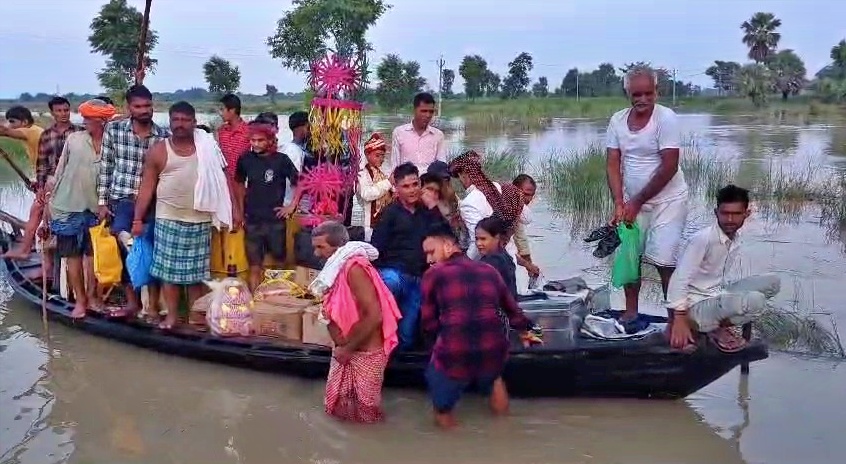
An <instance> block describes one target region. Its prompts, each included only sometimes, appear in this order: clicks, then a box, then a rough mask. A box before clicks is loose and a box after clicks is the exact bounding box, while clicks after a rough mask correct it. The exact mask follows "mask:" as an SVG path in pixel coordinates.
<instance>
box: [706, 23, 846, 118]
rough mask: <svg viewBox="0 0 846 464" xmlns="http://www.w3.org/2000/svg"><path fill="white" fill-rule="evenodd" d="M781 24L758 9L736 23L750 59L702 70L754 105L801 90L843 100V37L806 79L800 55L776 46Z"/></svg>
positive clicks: (845, 85) (720, 90)
mask: <svg viewBox="0 0 846 464" xmlns="http://www.w3.org/2000/svg"><path fill="white" fill-rule="evenodd" d="M781 24H782V23H781V20H780V19H778V18H776V17H775V15H773V14H772V13H765V12H758V13H755V14H754V15H752V17H751V18H750V19H749V20H748V21H744V22H743V24H741V25H740V29H741V30H742V31H743V36H742V39H741V40H742V41H743V43H744V44H745V45H746V46H747V47H748V49H749V52H748V54H747V56H748V58H749V59H750V60H752V61H751V62H750V63H746V64H741V63H738V62H735V61H721V60H717V61H714V64H713V65H711V66H710V67H708V69H707V70H706V71H705V74H707V75H708V76H709V77H711V79H713V80H714V88H715V89H716V90H717V92H718V93H719V94H721V95H737V96H744V97H748V98H750V99H751V100H752V101H753V102H754V103H755V104H757V105H763V104H765V103H766V102H767V99H768V97H769V96H770V95H772V94H774V93H775V94H779V95H781V98H782V99H783V100H787V99H788V98H789V97H790V96H792V95H798V94H799V93H801V92H802V91H803V90H810V91H812V92H815V93H817V95H818V96H819V97H821V98H822V99H823V100H826V101H831V102H843V101H846V40H841V41H840V42H839V43H838V44H836V45H834V46H833V47H832V48H831V63H830V64H829V65H828V66H826V67H824V68H823V69H822V70H820V71H819V72H818V73H816V75H815V76H814V79H813V80H808V78H807V69H806V68H805V63H804V62H803V61H802V58H800V57H799V55H797V54H796V52H794V51H793V50H791V49H789V48H785V49H781V50H779V44H780V42H781V38H782V37H781V33H780V32H778V29H779V28H780V27H781Z"/></svg>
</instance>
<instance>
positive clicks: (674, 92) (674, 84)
mask: <svg viewBox="0 0 846 464" xmlns="http://www.w3.org/2000/svg"><path fill="white" fill-rule="evenodd" d="M677 71H678V70H677V69H676V68H673V108H675V107H676V72H677Z"/></svg>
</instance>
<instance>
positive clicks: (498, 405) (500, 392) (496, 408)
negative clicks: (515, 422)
mask: <svg viewBox="0 0 846 464" xmlns="http://www.w3.org/2000/svg"><path fill="white" fill-rule="evenodd" d="M488 405H489V406H490V408H491V412H493V413H494V414H495V415H497V416H503V415H505V414H508V390H507V389H506V388H505V381H504V380H502V377H500V378H498V379H496V380H494V384H493V390H491V397H490V399H489V400H488Z"/></svg>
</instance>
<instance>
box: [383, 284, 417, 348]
mask: <svg viewBox="0 0 846 464" xmlns="http://www.w3.org/2000/svg"><path fill="white" fill-rule="evenodd" d="M379 274H380V275H381V276H382V280H383V281H384V282H385V285H386V286H387V287H388V289H389V290H390V291H391V293H392V294H393V295H394V299H395V300H397V306H399V310H400V313H402V319H400V321H399V330H398V331H399V348H400V349H401V350H410V349H413V348H414V342H415V340H416V338H417V332H418V330H419V327H418V326H419V324H420V304H421V300H422V295H421V293H420V277H415V276H413V275H410V274H406V273H404V272H401V271H400V270H399V269H394V268H382V269H379Z"/></svg>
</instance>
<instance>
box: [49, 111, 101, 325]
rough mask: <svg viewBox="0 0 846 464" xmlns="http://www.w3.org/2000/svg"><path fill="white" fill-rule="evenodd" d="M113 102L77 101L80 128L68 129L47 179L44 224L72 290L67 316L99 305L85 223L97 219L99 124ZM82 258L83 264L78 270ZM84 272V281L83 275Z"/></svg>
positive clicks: (79, 316) (88, 225)
mask: <svg viewBox="0 0 846 464" xmlns="http://www.w3.org/2000/svg"><path fill="white" fill-rule="evenodd" d="M115 113H116V111H115V107H114V105H110V104H108V103H106V102H104V101H102V100H96V99H95V100H88V101H86V102H85V103H83V104H81V105H79V114H80V115H82V118H83V121H84V125H85V131H84V132H75V133H72V134H70V135H68V138H67V140H66V141H65V146H64V149H63V150H62V154H61V156H59V161H58V163H57V165H56V173H55V175H54V176H53V177H51V178H50V179H48V181H47V187H46V188H47V191H48V198H49V207H48V208H47V212H46V215H47V217H48V218H49V224H50V230H51V232H52V233H53V234H54V235H55V236H56V253H58V255H59V256H60V257H62V258H67V263H68V280H69V281H70V285H71V288H73V293H74V295H76V305H75V306H74V308H73V312H72V313H71V317H74V318H78V319H79V318H83V317H85V313H86V311H87V310H88V309H89V308H90V309H99V308H97V307H98V306H101V305H102V303H101V302H100V299H99V296H98V295H97V294H96V288H97V286H96V284H95V282H94V279H93V276H94V272H93V267H92V266H91V260H90V258H89V257H90V256H91V255H92V249H91V238H90V236H89V234H88V228H89V227H91V226H93V225H95V224H96V223H97V215H96V211H97V176H98V169H99V166H100V147H101V146H102V143H103V129H104V127H105V125H106V123H107V122H108V121H109V120H110V119H111V118H112V117H113V116H114V115H115ZM83 261H84V265H85V267H87V268H88V271H89V272H87V273H84V272H83ZM85 274H87V275H88V276H89V279H88V281H87V282H86V279H85V278H84V276H85Z"/></svg>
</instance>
